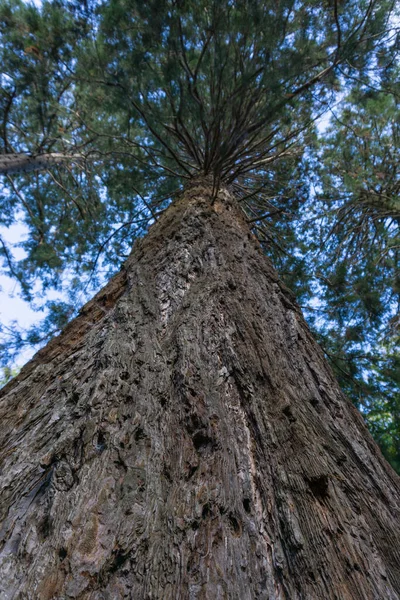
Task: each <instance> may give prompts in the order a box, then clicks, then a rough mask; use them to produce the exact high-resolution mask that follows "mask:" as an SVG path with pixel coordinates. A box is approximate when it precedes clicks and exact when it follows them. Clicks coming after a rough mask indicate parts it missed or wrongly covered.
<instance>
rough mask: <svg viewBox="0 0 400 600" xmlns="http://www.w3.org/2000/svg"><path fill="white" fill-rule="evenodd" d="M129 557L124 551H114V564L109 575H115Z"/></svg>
mask: <svg viewBox="0 0 400 600" xmlns="http://www.w3.org/2000/svg"><path fill="white" fill-rule="evenodd" d="M127 559H128V555H127V554H125V552H123V551H122V550H113V558H112V563H111V565H110V568H109V570H108V571H109V573H115V571H118V569H119V568H120V567H122V565H123V564H124V563H125V562H126V561H127Z"/></svg>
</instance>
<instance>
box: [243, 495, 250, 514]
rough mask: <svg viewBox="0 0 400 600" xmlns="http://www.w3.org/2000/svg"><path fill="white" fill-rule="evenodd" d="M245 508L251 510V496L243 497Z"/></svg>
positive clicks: (247, 510)
mask: <svg viewBox="0 0 400 600" xmlns="http://www.w3.org/2000/svg"><path fill="white" fill-rule="evenodd" d="M243 508H244V510H245V511H246V512H247V513H249V512H250V500H249V498H243Z"/></svg>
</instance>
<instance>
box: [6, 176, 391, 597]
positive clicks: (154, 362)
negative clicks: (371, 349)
mask: <svg viewBox="0 0 400 600" xmlns="http://www.w3.org/2000/svg"><path fill="white" fill-rule="evenodd" d="M107 299H108V300H107ZM99 307H100V308H99ZM0 439H1V441H0V468H1V482H0V485H1V499H0V515H1V517H0V518H1V523H2V525H1V530H0V540H1V546H0V590H1V594H2V595H1V597H2V598H4V599H14V598H20V599H26V598H28V599H29V598H32V599H35V598H40V599H51V598H82V599H85V600H100V599H110V600H111V599H113V600H114V599H119V598H135V599H152V600H154V599H160V600H161V599H162V600H168V599H171V600H176V599H182V600H185V599H189V598H190V599H199V600H200V599H210V600H211V599H212V600H214V599H223V598H224V599H225V598H226V599H229V600H236V599H237V600H253V599H256V598H259V599H266V598H268V599H270V600H272V599H286V600H296V599H299V600H300V599H303V600H309V599H314V598H315V599H319V598H321V599H324V600H325V599H327V600H330V599H332V600H333V599H337V600H339V599H340V600H347V599H351V600H366V599H368V600H372V599H374V600H375V599H376V600H378V599H383V598H385V599H398V598H400V572H399V564H400V555H399V548H400V539H399V538H400V533H399V532H400V522H399V505H400V503H399V499H400V489H399V479H398V477H397V475H396V474H395V473H394V472H393V471H392V470H391V468H390V467H389V466H388V465H387V463H386V462H385V461H384V459H383V458H382V456H381V454H380V452H379V450H378V448H377V446H376V445H375V443H374V442H373V440H372V438H371V437H370V435H369V433H368V432H367V430H366V427H365V425H364V423H363V420H362V418H361V416H360V415H359V414H358V412H357V411H356V410H355V409H354V408H353V407H352V406H351V404H350V403H349V402H348V401H347V399H346V398H344V397H343V394H342V393H341V391H340V390H339V388H338V386H337V383H336V382H335V380H334V378H333V376H332V373H331V371H330V370H329V368H328V367H327V365H326V362H325V360H324V357H323V354H322V352H321V350H320V348H319V347H318V346H317V345H316V343H315V341H314V340H313V339H312V336H311V334H310V332H309V330H308V328H307V326H306V325H305V323H304V320H303V318H302V315H301V312H300V310H299V308H298V307H297V305H296V303H295V302H294V300H293V298H292V297H291V294H290V292H289V291H288V290H286V289H285V287H284V286H283V285H282V284H281V283H280V281H279V279H278V277H277V275H276V273H275V272H274V270H273V269H272V267H271V265H270V263H269V261H268V260H267V259H266V258H265V256H263V255H262V253H261V251H260V248H259V247H258V244H257V242H256V240H255V239H254V238H253V236H252V234H251V233H250V231H249V229H248V227H247V224H246V222H245V219H244V217H243V215H242V214H241V212H240V211H239V209H238V208H237V207H236V206H235V203H234V200H233V198H232V196H231V195H230V193H229V191H228V190H226V189H223V190H220V192H219V193H218V196H217V197H216V198H213V197H212V193H211V190H210V188H209V187H208V186H207V184H206V183H201V182H197V183H195V184H194V185H193V186H192V187H190V188H188V189H187V190H186V192H185V193H184V194H183V195H182V196H181V197H180V198H178V199H177V200H176V201H175V203H174V204H173V205H172V206H171V207H170V208H169V209H168V211H166V213H165V214H164V215H162V217H161V219H160V220H159V222H157V224H155V225H154V226H153V227H152V228H151V230H150V232H149V234H148V236H147V237H146V238H145V239H143V240H141V241H140V242H139V243H137V244H136V246H135V248H134V250H133V253H132V255H131V257H130V258H129V259H128V261H127V264H126V267H125V269H124V272H123V274H121V275H119V276H117V278H116V279H114V280H113V282H111V283H110V284H109V286H108V287H106V288H105V289H104V290H103V291H102V292H101V293H100V294H99V295H98V296H97V299H96V298H95V299H94V300H93V301H92V303H89V305H87V307H85V309H84V310H83V311H82V314H81V316H80V317H78V319H77V320H76V321H75V322H74V323H72V324H71V325H70V326H69V328H67V330H66V332H65V333H64V335H63V336H61V337H60V338H59V339H58V340H55V341H54V342H52V345H50V346H49V348H47V349H44V350H43V351H41V354H40V355H39V356H38V357H37V358H36V359H34V360H33V362H32V363H31V364H30V365H28V367H27V368H26V369H25V370H24V371H23V372H22V374H21V376H20V377H19V378H17V379H16V380H15V381H13V382H11V384H10V385H9V386H7V387H6V388H5V389H4V390H3V391H2V399H1V403H0Z"/></svg>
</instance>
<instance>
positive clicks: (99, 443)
mask: <svg viewBox="0 0 400 600" xmlns="http://www.w3.org/2000/svg"><path fill="white" fill-rule="evenodd" d="M95 445H96V450H97V452H99V453H100V454H101V453H102V452H104V450H105V449H106V448H107V442H106V436H105V435H104V432H103V431H99V432H98V433H97V439H96V444H95Z"/></svg>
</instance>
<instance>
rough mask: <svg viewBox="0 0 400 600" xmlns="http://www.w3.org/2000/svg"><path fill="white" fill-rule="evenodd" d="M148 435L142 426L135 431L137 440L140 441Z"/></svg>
mask: <svg viewBox="0 0 400 600" xmlns="http://www.w3.org/2000/svg"><path fill="white" fill-rule="evenodd" d="M145 437H146V434H145V432H144V430H143V429H142V428H141V427H138V428H137V430H136V432H135V442H139V441H140V440H144V439H145Z"/></svg>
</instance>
